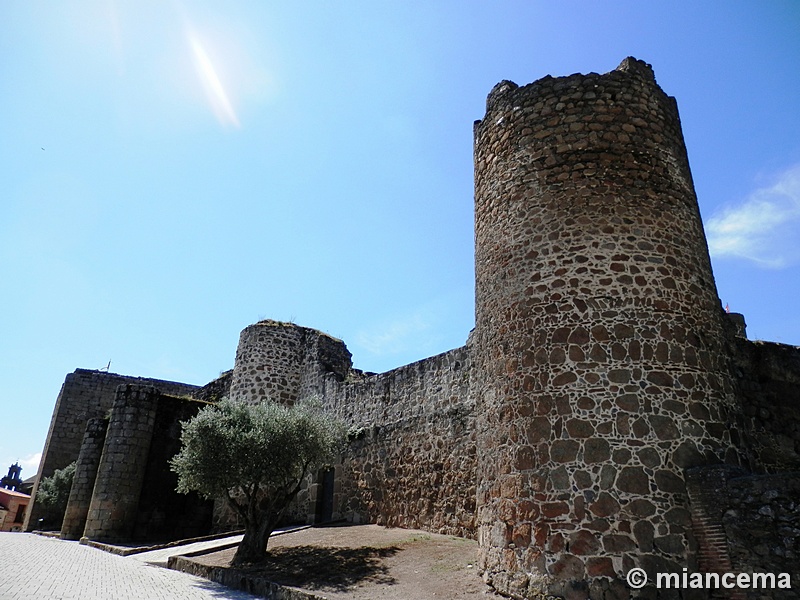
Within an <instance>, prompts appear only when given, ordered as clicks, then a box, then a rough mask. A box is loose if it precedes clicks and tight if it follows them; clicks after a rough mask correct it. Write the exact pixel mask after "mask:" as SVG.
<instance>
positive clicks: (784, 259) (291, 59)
mask: <svg viewBox="0 0 800 600" xmlns="http://www.w3.org/2000/svg"><path fill="white" fill-rule="evenodd" d="M629 55H633V56H636V57H637V58H640V59H643V60H645V61H647V62H649V63H651V64H652V65H653V67H654V69H655V73H656V77H657V80H658V82H659V84H660V85H661V86H662V87H663V89H664V90H665V91H666V92H667V93H668V94H670V95H673V96H675V97H676V98H677V100H678V106H679V109H680V112H681V118H682V122H683V128H684V134H685V137H686V142H687V146H688V151H689V158H690V162H691V166H692V171H693V176H694V180H695V186H696V189H697V193H698V197H699V201H700V208H701V212H702V214H703V218H704V220H705V223H706V229H707V233H708V235H709V242H710V246H711V250H712V260H713V263H714V269H715V275H716V280H717V286H718V289H719V293H720V296H721V299H722V302H723V303H727V304H729V305H730V307H731V310H733V311H737V312H743V313H744V314H745V316H746V319H747V322H748V326H749V328H748V332H749V334H750V337H751V338H760V339H767V340H773V341H780V342H783V343H788V344H794V345H800V313H798V307H797V304H798V302H797V298H798V292H799V291H800V244H799V243H798V240H799V239H800V235H799V234H800V112H798V98H800V62H798V57H800V3H797V2H796V1H792V0H788V1H785V2H773V1H759V2H755V1H753V2H737V1H726V2H721V1H720V2H694V1H692V2H688V1H687V2H640V1H636V2H590V1H586V2H557V3H556V2H534V1H525V2H502V1H498V2H477V1H466V2H465V1H459V2H413V1H404V2H301V3H294V2H292V3H288V2H286V3H278V2H262V1H255V0H254V1H251V2H245V1H233V0H231V1H228V2H224V3H222V2H200V1H197V2H189V1H185V2H179V1H177V0H175V1H174V2H172V3H165V2H163V1H158V2H157V1H147V0H137V1H136V2H134V1H127V2H122V1H115V0H105V1H101V0H98V1H96V2H88V1H76V2H70V3H67V2H63V3H54V2H43V1H37V0H6V1H5V2H3V3H2V4H0V91H1V92H2V93H0V131H2V136H0V186H2V187H1V188H0V189H2V195H1V196H0V281H2V282H3V287H2V295H0V375H1V376H2V380H3V385H2V387H0V394H1V396H0V397H2V412H1V413H0V414H2V415H3V421H4V422H3V424H2V428H1V429H0V431H2V433H0V469H2V470H3V472H5V468H6V467H7V465H8V464H10V463H11V462H13V461H15V460H19V461H20V463H21V464H22V465H23V467H24V470H23V477H30V476H31V475H33V474H34V473H35V470H36V463H37V458H36V454H37V453H38V452H40V451H41V449H42V446H43V444H44V440H45V436H46V434H47V428H48V426H49V422H50V417H51V414H52V410H53V406H54V403H55V400H56V396H57V395H58V391H59V389H60V386H61V383H62V382H63V380H64V377H65V375H66V374H67V373H69V372H71V371H73V370H74V369H75V368H78V367H80V368H100V367H104V366H106V364H107V363H108V361H109V360H110V361H111V371H113V372H117V373H122V374H126V375H140V376H145V377H155V378H161V379H169V380H177V381H184V382H187V383H195V384H204V383H206V382H208V381H209V380H211V379H213V378H214V377H216V376H217V375H218V374H219V373H220V372H221V371H224V370H227V369H229V368H231V367H232V366H233V360H234V354H235V350H236V344H237V341H238V336H239V332H240V330H241V329H242V328H244V327H246V326H247V325H249V324H251V323H253V322H255V321H258V320H259V319H263V318H273V319H278V320H292V321H294V322H296V323H298V324H301V325H305V326H310V327H316V328H319V329H322V330H324V331H326V332H328V333H330V334H332V335H334V336H337V337H340V338H342V339H343V340H344V341H345V342H346V343H347V345H348V347H349V348H350V350H351V352H352V353H353V357H354V362H355V365H356V366H357V367H358V368H361V369H365V370H370V371H385V370H389V369H391V368H394V367H397V366H400V365H403V364H406V363H408V362H411V361H414V360H417V359H420V358H424V357H426V356H430V355H432V354H436V353H438V352H442V351H445V350H448V349H450V348H453V347H457V346H460V345H462V344H463V343H464V342H465V340H466V337H467V334H468V332H469V330H470V329H471V328H472V326H473V323H474V321H473V310H474V302H473V264H472V261H473V241H472V235H473V231H472V192H473V183H472V122H473V121H474V120H476V119H480V118H482V116H483V112H484V106H485V99H486V95H487V94H488V92H489V90H490V89H491V88H492V86H494V84H495V83H497V82H498V81H500V80H503V79H510V80H512V81H515V82H517V83H519V84H525V83H528V82H531V81H534V80H536V79H539V78H540V77H543V76H545V75H548V74H550V75H553V76H560V75H569V74H571V73H575V72H583V73H587V72H590V71H595V72H601V73H602V72H607V71H610V70H612V69H614V68H615V67H616V66H617V65H618V64H619V62H620V61H621V60H622V59H623V58H625V57H626V56H629Z"/></svg>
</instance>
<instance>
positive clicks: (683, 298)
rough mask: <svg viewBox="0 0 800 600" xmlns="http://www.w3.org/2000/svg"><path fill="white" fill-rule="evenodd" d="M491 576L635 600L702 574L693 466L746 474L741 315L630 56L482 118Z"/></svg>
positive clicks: (480, 340) (483, 413)
mask: <svg viewBox="0 0 800 600" xmlns="http://www.w3.org/2000/svg"><path fill="white" fill-rule="evenodd" d="M475 271H476V329H475V336H474V348H475V353H474V356H475V362H476V370H477V373H476V376H475V377H474V379H473V381H476V382H477V383H476V388H475V393H476V394H477V398H478V406H479V414H480V417H479V419H480V421H479V431H478V436H479V438H478V444H479V465H478V520H479V541H480V545H481V566H482V568H483V570H484V574H485V577H486V578H487V580H489V581H490V582H491V583H492V584H493V585H494V586H495V587H496V588H498V589H500V590H501V591H503V592H506V593H510V594H514V595H517V596H525V597H531V598H538V597H540V596H541V595H542V594H553V595H557V596H566V597H572V594H575V593H579V594H580V593H582V594H583V596H581V597H582V598H586V596H587V592H588V594H589V596H590V597H591V598H617V597H625V598H627V597H628V593H629V592H630V590H629V588H627V586H625V584H624V582H623V581H624V580H623V579H621V578H622V576H623V575H624V574H625V573H626V572H627V571H628V570H629V569H631V568H632V567H635V566H638V567H643V568H644V569H645V570H646V571H647V572H648V573H650V574H654V573H655V572H656V571H673V572H674V571H677V572H680V570H681V567H683V566H690V567H691V566H692V565H693V552H694V548H693V546H694V541H693V539H692V535H691V529H690V520H689V513H688V511H687V499H686V488H685V483H684V475H683V472H684V469H686V468H688V467H691V466H695V465H701V464H708V463H714V462H722V461H725V460H728V461H736V460H737V457H736V456H735V453H734V452H733V449H732V444H731V441H730V431H729V425H728V422H729V416H728V415H729V413H730V411H731V408H732V406H733V393H732V391H731V389H730V383H729V375H728V367H727V362H726V358H725V352H724V351H723V329H722V318H723V314H722V311H721V309H720V303H719V299H718V297H717V292H716V287H715V284H714V280H713V276H712V273H711V266H710V261H709V257H708V251H707V247H706V242H705V236H704V234H703V227H702V223H701V220H700V215H699V211H698V206H697V199H696V196H695V192H694V187H693V184H692V177H691V173H690V171H689V164H688V159H687V156H686V149H685V146H684V142H683V135H682V132H681V126H680V120H679V117H678V111H677V106H676V103H675V100H674V98H672V97H669V96H667V95H666V94H665V93H664V92H663V91H662V90H661V88H660V87H659V86H658V85H657V84H656V82H655V78H654V76H653V71H652V69H651V68H650V66H649V65H647V64H646V63H643V62H641V61H638V60H636V59H633V58H628V59H626V60H625V61H623V62H622V64H621V65H620V66H619V67H618V68H617V69H616V70H614V71H612V72H610V73H607V74H605V75H598V74H595V73H592V74H589V75H580V74H577V75H571V76H569V77H562V78H551V77H545V78H544V79H541V80H539V81H537V82H535V83H532V84H530V85H527V86H524V87H518V86H517V85H516V84H514V83H511V82H508V81H504V82H501V83H499V84H498V85H497V86H495V88H494V89H493V90H492V92H491V93H490V95H489V97H488V99H487V107H486V116H485V117H484V118H483V120H482V121H478V122H476V124H475Z"/></svg>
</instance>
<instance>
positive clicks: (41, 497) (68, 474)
mask: <svg viewBox="0 0 800 600" xmlns="http://www.w3.org/2000/svg"><path fill="white" fill-rule="evenodd" d="M75 465H76V463H75V462H72V463H70V464H68V465H67V466H66V467H64V468H63V469H56V472H55V473H53V474H52V475H51V476H50V477H45V478H44V479H42V480H41V481H40V482H39V489H38V490H37V492H36V503H37V504H41V505H42V506H44V507H45V508H47V509H48V511H50V512H53V513H58V514H60V515H63V514H64V511H65V510H66V509H67V501H68V500H69V491H70V489H71V488H72V479H73V478H74V476H75Z"/></svg>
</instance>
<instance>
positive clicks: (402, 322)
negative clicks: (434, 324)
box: [356, 313, 430, 356]
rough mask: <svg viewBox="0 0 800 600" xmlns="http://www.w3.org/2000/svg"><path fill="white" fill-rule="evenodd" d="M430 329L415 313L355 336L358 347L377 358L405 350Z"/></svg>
mask: <svg viewBox="0 0 800 600" xmlns="http://www.w3.org/2000/svg"><path fill="white" fill-rule="evenodd" d="M428 329H430V323H429V322H428V320H427V319H425V318H424V317H423V316H422V314H420V313H416V314H413V315H410V316H407V317H405V318H401V319H398V320H396V321H393V322H391V323H389V324H386V325H384V326H379V327H373V328H372V329H371V330H368V331H360V332H359V333H358V335H357V336H356V342H357V343H358V345H359V346H361V347H363V348H365V349H366V350H367V351H369V352H371V353H372V354H376V355H379V356H382V355H392V354H396V353H398V352H402V351H404V350H406V349H407V348H408V347H409V346H410V345H412V344H413V343H414V341H415V340H416V341H418V340H419V338H420V337H421V336H422V334H424V333H425V332H426V331H428Z"/></svg>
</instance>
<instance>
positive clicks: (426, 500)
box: [321, 347, 476, 537]
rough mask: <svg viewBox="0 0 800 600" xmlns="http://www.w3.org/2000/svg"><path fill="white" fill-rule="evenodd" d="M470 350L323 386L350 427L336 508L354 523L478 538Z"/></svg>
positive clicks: (335, 410)
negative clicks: (470, 386) (476, 534)
mask: <svg viewBox="0 0 800 600" xmlns="http://www.w3.org/2000/svg"><path fill="white" fill-rule="evenodd" d="M470 372H471V359H470V352H469V349H468V348H467V347H462V348H457V349H455V350H451V351H450V352H445V353H443V354H439V355H437V356H434V357H431V358H428V359H425V360H421V361H419V362H415V363H412V364H410V365H406V366H404V367H401V368H399V369H395V370H393V371H389V372H387V373H383V374H380V375H371V376H361V377H360V380H356V381H351V382H346V383H341V382H338V381H336V380H335V379H334V378H329V379H328V380H327V384H326V385H325V386H324V387H323V389H322V394H321V395H322V398H323V399H324V403H325V409H326V410H328V411H330V412H331V413H332V414H334V415H336V416H337V417H339V418H340V419H342V420H343V421H345V422H346V423H347V424H348V425H349V426H350V432H351V433H350V437H351V441H350V445H349V449H348V452H347V453H346V455H345V458H344V463H343V464H342V465H341V467H340V468H339V469H338V470H337V472H338V473H341V477H340V487H339V488H338V489H337V495H336V498H335V506H336V511H337V513H338V514H339V515H340V516H342V517H345V518H348V519H349V520H353V521H356V522H372V523H378V524H382V525H387V526H390V527H409V528H421V529H426V530H429V531H434V532H438V533H447V534H452V535H460V536H464V537H474V535H475V524H474V515H475V469H476V464H475V426H474V423H475V407H474V404H473V403H472V401H471V399H470V396H469V385H470Z"/></svg>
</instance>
